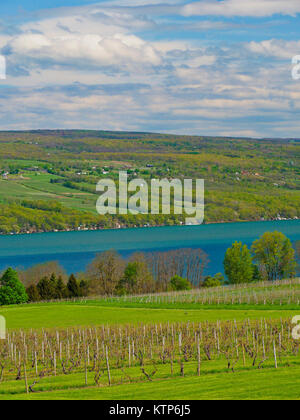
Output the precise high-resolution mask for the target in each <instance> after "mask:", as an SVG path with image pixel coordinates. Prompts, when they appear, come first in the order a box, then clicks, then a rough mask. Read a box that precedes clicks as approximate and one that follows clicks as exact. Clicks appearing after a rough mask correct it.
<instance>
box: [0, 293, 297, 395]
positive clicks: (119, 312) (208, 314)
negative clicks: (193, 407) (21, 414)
mask: <svg viewBox="0 0 300 420" xmlns="http://www.w3.org/2000/svg"><path fill="white" fill-rule="evenodd" d="M162 306H163V304H162ZM249 308H251V309H249ZM249 308H247V305H232V306H230V305H229V306H228V308H227V309H225V308H224V306H220V308H219V309H217V308H213V307H211V308H210V307H209V306H206V307H204V309H203V307H202V308H200V307H199V308H197V309H163V308H160V309H154V308H151V307H148V308H147V305H145V307H144V308H135V307H122V306H121V303H120V302H119V303H118V304H116V302H106V303H105V304H104V302H103V301H101V300H99V301H96V300H94V301H87V302H85V303H84V302H74V303H67V302H65V303H63V302H61V303H48V304H46V303H45V304H35V305H23V306H12V307H3V308H1V310H0V314H1V315H3V316H5V318H6V320H7V327H8V330H9V331H18V330H19V331H20V330H27V331H32V330H33V331H37V332H38V331H41V329H43V330H50V331H51V329H53V331H54V330H55V331H56V330H57V331H59V330H60V329H61V331H63V329H65V328H73V327H76V328H77V327H88V328H94V327H99V326H101V325H106V326H108V325H110V326H117V325H120V326H121V325H123V326H124V327H125V328H127V327H129V328H131V327H130V326H132V325H134V324H135V325H137V324H144V325H147V324H151V325H154V324H156V325H162V324H165V325H166V324H167V323H168V324H169V323H170V324H171V323H177V325H181V324H184V323H189V322H191V323H204V324H205V323H206V322H215V321H226V320H232V321H233V320H234V322H235V321H237V322H243V320H248V321H247V322H259V320H260V322H262V320H268V319H269V320H275V322H276V320H277V321H278V320H281V322H282V320H286V319H289V320H290V319H291V318H292V317H293V316H295V315H297V314H299V312H300V311H298V310H297V309H294V310H291V309H287V308H286V307H285V306H284V305H283V306H281V307H278V306H276V307H273V308H271V306H266V307H262V306H259V307H258V308H257V309H254V308H253V306H252V307H251V306H249ZM270 322H273V321H270ZM278 322H279V321H278ZM226 364H227V362H226V360H225V359H224V358H223V357H219V358H216V359H215V360H212V361H204V362H203V364H202V366H201V376H200V377H195V371H196V364H195V362H192V361H191V362H188V363H186V365H185V376H184V377H181V376H180V375H179V365H178V364H177V363H175V367H174V373H173V374H172V375H171V376H170V373H169V369H170V368H169V365H168V364H167V365H164V364H160V365H159V367H158V373H157V375H156V376H157V377H155V378H154V379H153V380H151V381H148V380H147V379H146V378H145V377H143V375H141V369H140V368H139V367H138V366H137V365H136V366H132V367H130V368H127V369H126V372H125V371H121V372H120V370H119V369H117V368H115V367H114V368H112V369H111V376H112V386H108V384H107V378H106V376H105V375H104V374H103V377H101V381H100V384H99V385H98V386H95V382H94V372H93V371H92V369H90V370H89V371H88V373H87V384H86V385H85V383H84V373H83V372H74V373H72V374H69V375H62V374H57V376H55V377H54V376H49V377H47V375H46V376H45V377H43V378H42V379H41V380H37V379H36V378H35V377H34V374H30V375H29V379H28V382H29V385H30V384H32V383H34V382H35V381H36V380H37V384H36V385H35V386H34V392H33V393H30V394H29V395H27V394H26V392H25V387H24V381H23V380H21V381H16V380H15V378H14V377H13V376H12V375H13V374H9V376H8V377H7V378H6V380H5V381H4V382H2V383H1V384H0V400H14V399H18V400H21V399H25V400H26V399H30V400H39V399H55V400H60V399H61V400H64V399H86V400H88V399H98V400H101V399H111V400H121V399H136V400H139V399H154V400H155V399H158V400H159V399H187V400H189V399H300V391H299V389H300V388H299V384H300V381H299V374H300V359H299V356H296V357H294V356H292V357H281V356H280V357H279V359H278V368H277V369H274V361H273V360H271V359H269V360H268V359H267V360H266V361H265V363H264V364H263V366H262V369H258V367H257V366H256V367H255V368H253V367H252V361H251V360H247V361H246V365H245V364H244V365H243V363H242V360H239V361H238V363H237V364H236V366H235V371H234V372H232V371H231V370H230V369H229V370H228V368H227V367H226ZM147 369H149V370H150V369H151V368H150V367H149V368H147ZM124 375H125V376H124ZM128 377H131V378H132V381H133V383H131V380H130V381H129V382H128ZM123 381H125V382H127V383H123ZM122 383H123V384H122Z"/></svg>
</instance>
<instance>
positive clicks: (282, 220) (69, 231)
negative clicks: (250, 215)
mask: <svg viewBox="0 0 300 420" xmlns="http://www.w3.org/2000/svg"><path fill="white" fill-rule="evenodd" d="M291 221H300V218H294V219H267V220H240V221H226V222H225V221H220V222H206V223H202V224H201V225H186V224H182V225H155V226H125V227H122V226H121V227H108V228H101V229H69V230H49V231H39V232H29V233H26V232H22V233H0V237H1V236H2V237H3V236H8V237H10V236H31V235H39V234H45V233H71V232H76V233H79V232H103V231H108V230H113V231H118V230H126V229H148V228H152V229H153V228H164V227H193V226H194V227H195V226H205V225H225V224H238V223H260V222H261V223H264V222H291Z"/></svg>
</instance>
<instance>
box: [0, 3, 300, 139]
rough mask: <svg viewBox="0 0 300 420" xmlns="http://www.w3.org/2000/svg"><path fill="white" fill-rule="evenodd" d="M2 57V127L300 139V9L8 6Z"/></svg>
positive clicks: (2, 20)
mask: <svg viewBox="0 0 300 420" xmlns="http://www.w3.org/2000/svg"><path fill="white" fill-rule="evenodd" d="M0 55H1V57H4V59H5V61H6V79H0V106H1V112H0V130H25V129H55V128H64V129H68V128H69V129H79V128H81V129H97V130H126V131H150V132H161V133H177V134H196V135H216V136H236V137H296V138H300V118H299V116H300V78H299V79H295V78H293V77H292V69H293V66H295V64H292V58H293V57H295V56H299V63H300V0H200V1H199V0H198V1H193V0H102V1H99V0H98V1H92V0H23V1H20V0H1V9H0ZM1 57H0V58H1ZM1 62H3V60H0V64H1ZM299 73H300V71H299Z"/></svg>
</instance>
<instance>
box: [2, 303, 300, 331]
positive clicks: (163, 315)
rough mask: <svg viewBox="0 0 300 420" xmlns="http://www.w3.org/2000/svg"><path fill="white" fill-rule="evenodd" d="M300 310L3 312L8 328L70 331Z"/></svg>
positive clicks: (76, 307)
mask: <svg viewBox="0 0 300 420" xmlns="http://www.w3.org/2000/svg"><path fill="white" fill-rule="evenodd" d="M297 313H300V309H299V310H297V309H293V310H291V309H285V308H284V307H281V309H279V308H277V309H274V308H271V307H267V308H263V307H260V309H256V310H255V309H253V308H252V309H248V308H247V306H246V305H244V306H243V307H242V306H238V305H236V306H235V307H230V306H229V308H228V309H224V308H223V309H216V308H215V309H209V307H207V309H202V308H201V309H152V308H126V307H118V306H112V307H109V306H108V305H106V306H101V303H98V302H97V301H91V302H87V303H48V304H33V305H24V306H19V307H17V306H12V307H6V308H1V309H0V314H1V315H3V316H5V318H6V320H7V327H8V328H9V329H18V328H22V329H29V328H34V329H39V328H53V327H57V328H67V327H74V326H97V325H102V324H109V325H114V324H137V323H156V322H181V321H182V322H188V321H190V322H203V321H218V320H220V321H222V320H234V319H235V320H243V319H248V318H249V319H260V318H266V319H280V318H292V317H293V316H295V315H296V314H297Z"/></svg>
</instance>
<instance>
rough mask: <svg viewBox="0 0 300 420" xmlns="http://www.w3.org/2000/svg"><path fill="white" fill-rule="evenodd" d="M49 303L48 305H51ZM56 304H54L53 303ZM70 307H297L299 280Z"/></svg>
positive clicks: (101, 299)
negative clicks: (97, 305)
mask: <svg viewBox="0 0 300 420" xmlns="http://www.w3.org/2000/svg"><path fill="white" fill-rule="evenodd" d="M50 302H51V301H50ZM52 302H55V301H52ZM64 302H70V303H88V302H92V303H97V304H99V305H101V306H102V305H104V306H105V305H108V306H121V307H126V306H131V307H136V306H137V307H139V306H142V307H148V306H149V307H170V308H174V307H178V308H182V307H188V308H194V307H201V306H220V305H223V306H228V305H231V306H233V305H248V306H249V305H256V306H257V305H260V306H282V305H293V306H294V307H295V308H297V307H298V306H299V305H300V278H297V279H290V280H280V281H276V282H272V283H270V282H259V283H252V284H251V283H250V284H249V283H245V284H238V285H230V286H226V287H223V286H221V287H213V288H207V289H205V288H202V289H201V288H200V289H193V290H188V291H183V292H166V293H153V294H145V295H128V296H126V295H125V296H121V297H116V296H91V297H85V298H78V299H76V298H75V299H65V300H64Z"/></svg>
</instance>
